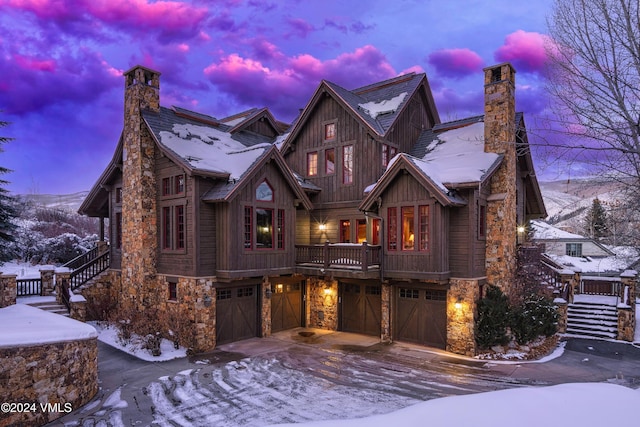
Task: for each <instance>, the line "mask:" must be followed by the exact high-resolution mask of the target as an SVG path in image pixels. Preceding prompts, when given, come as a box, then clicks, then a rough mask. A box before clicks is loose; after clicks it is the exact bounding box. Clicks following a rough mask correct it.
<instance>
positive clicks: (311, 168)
mask: <svg viewBox="0 0 640 427" xmlns="http://www.w3.org/2000/svg"><path fill="white" fill-rule="evenodd" d="M317 175H318V152H317V151H313V152H311V153H307V176H317Z"/></svg>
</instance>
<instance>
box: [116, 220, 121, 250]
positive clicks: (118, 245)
mask: <svg viewBox="0 0 640 427" xmlns="http://www.w3.org/2000/svg"><path fill="white" fill-rule="evenodd" d="M115 226H116V236H115V240H116V249H122V212H116V224H115Z"/></svg>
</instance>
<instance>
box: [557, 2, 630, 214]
mask: <svg viewBox="0 0 640 427" xmlns="http://www.w3.org/2000/svg"><path fill="white" fill-rule="evenodd" d="M639 6H640V0H556V2H555V4H554V7H553V12H552V14H551V15H550V17H549V19H548V26H549V35H550V36H551V40H552V42H551V43H550V44H549V46H548V54H549V55H548V56H549V62H550V64H549V68H548V76H547V77H548V85H547V87H548V91H549V93H550V95H551V97H552V99H553V100H554V103H555V113H556V116H557V117H558V119H559V120H560V123H559V125H560V128H561V129H562V130H563V132H566V137H567V138H568V139H570V142H569V145H570V146H571V147H573V148H574V149H578V150H579V151H580V153H581V156H582V157H583V161H584V160H585V157H586V160H587V161H588V162H589V163H590V164H591V165H592V167H593V172H594V175H595V174H599V175H600V177H607V178H608V179H611V180H614V181H617V182H619V183H621V184H622V188H623V189H624V192H625V197H624V200H626V201H628V202H629V204H631V205H634V206H629V207H630V208H636V209H637V207H638V205H639V204H640V7H639Z"/></svg>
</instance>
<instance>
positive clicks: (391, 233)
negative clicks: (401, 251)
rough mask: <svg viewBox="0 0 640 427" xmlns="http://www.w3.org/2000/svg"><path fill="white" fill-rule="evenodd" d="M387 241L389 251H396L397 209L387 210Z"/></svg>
mask: <svg viewBox="0 0 640 427" xmlns="http://www.w3.org/2000/svg"><path fill="white" fill-rule="evenodd" d="M387 217H388V220H387V222H388V225H387V230H388V233H387V241H388V242H389V243H388V245H389V250H390V251H395V250H397V249H398V208H389V209H388V210H387Z"/></svg>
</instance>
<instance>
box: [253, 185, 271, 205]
mask: <svg viewBox="0 0 640 427" xmlns="http://www.w3.org/2000/svg"><path fill="white" fill-rule="evenodd" d="M256 200H260V201H265V202H272V201H273V189H272V188H271V186H270V185H269V183H268V182H267V181H262V182H261V183H260V185H258V188H256Z"/></svg>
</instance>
